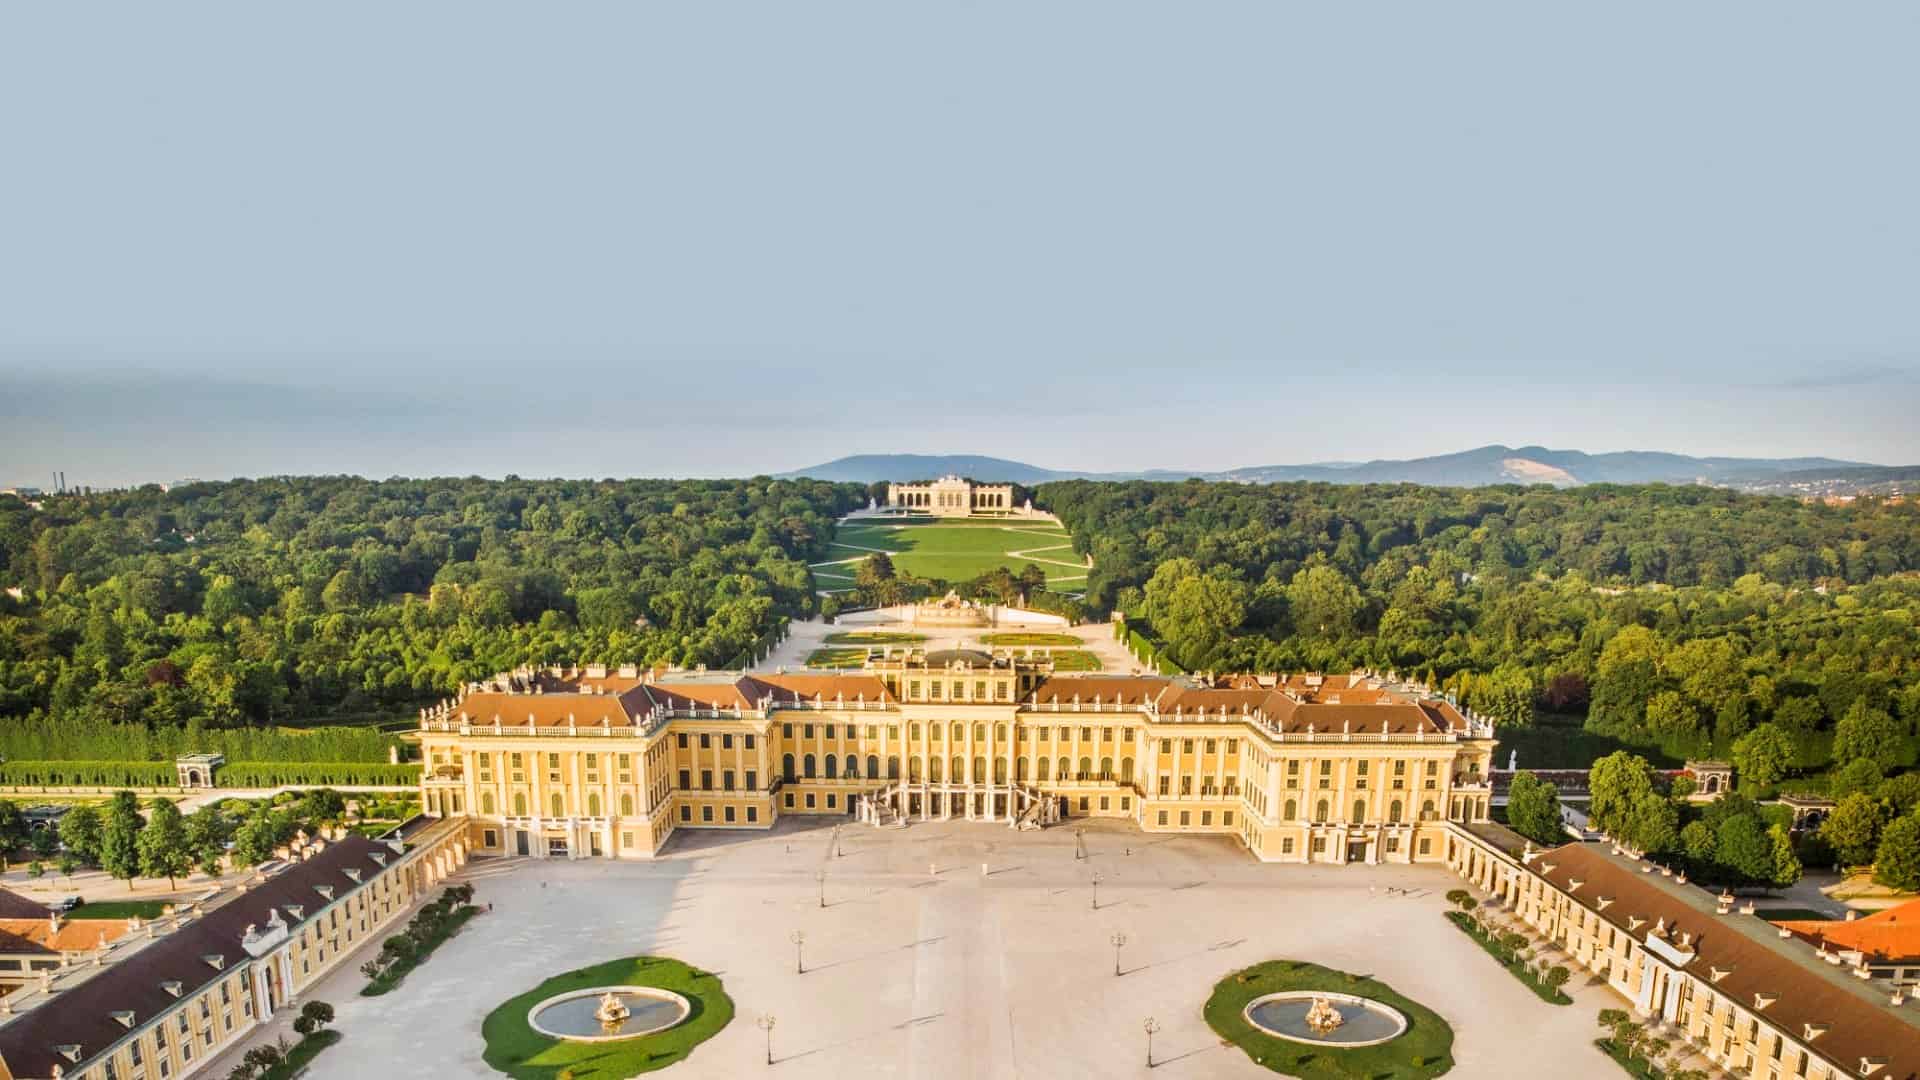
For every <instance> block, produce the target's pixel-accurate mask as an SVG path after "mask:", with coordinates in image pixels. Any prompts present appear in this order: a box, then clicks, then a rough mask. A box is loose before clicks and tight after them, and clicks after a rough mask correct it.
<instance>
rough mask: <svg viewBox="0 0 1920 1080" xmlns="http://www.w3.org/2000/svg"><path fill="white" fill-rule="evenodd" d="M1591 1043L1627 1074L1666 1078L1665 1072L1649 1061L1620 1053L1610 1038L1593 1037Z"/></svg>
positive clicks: (1645, 1078)
mask: <svg viewBox="0 0 1920 1080" xmlns="http://www.w3.org/2000/svg"><path fill="white" fill-rule="evenodd" d="M1593 1045H1595V1046H1597V1047H1599V1048H1600V1052H1601V1053H1603V1054H1605V1055H1607V1056H1608V1057H1610V1058H1612V1059H1613V1063H1614V1064H1615V1065H1618V1066H1620V1068H1621V1070H1622V1071H1623V1072H1625V1073H1626V1074H1627V1075H1628V1076H1633V1077H1638V1078H1639V1080H1666V1077H1667V1074H1666V1073H1664V1072H1661V1071H1660V1070H1659V1069H1656V1068H1654V1067H1653V1065H1652V1064H1651V1063H1649V1062H1647V1061H1646V1060H1644V1059H1642V1058H1629V1057H1627V1055H1625V1054H1623V1053H1621V1052H1620V1048H1619V1047H1618V1046H1615V1045H1614V1044H1613V1040H1612V1039H1595V1040H1593Z"/></svg>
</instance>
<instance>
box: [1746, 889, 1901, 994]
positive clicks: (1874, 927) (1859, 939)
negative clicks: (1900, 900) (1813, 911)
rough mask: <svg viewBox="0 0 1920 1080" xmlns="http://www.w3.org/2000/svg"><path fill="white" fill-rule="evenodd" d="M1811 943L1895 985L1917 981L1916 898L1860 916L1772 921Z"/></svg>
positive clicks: (1840, 961) (1836, 960)
mask: <svg viewBox="0 0 1920 1080" xmlns="http://www.w3.org/2000/svg"><path fill="white" fill-rule="evenodd" d="M1774 925H1775V926H1778V927H1779V928H1780V929H1782V930H1785V931H1787V932H1789V933H1791V934H1792V935H1793V936H1794V937H1797V938H1799V939H1800V940H1802V941H1805V942H1808V943H1810V944H1812V945H1813V946H1814V947H1815V948H1817V949H1819V950H1820V952H1821V953H1822V954H1824V955H1826V956H1828V957H1829V958H1831V960H1832V962H1833V963H1836V964H1845V965H1847V966H1848V967H1851V968H1856V969H1864V970H1866V971H1869V972H1871V973H1872V975H1873V977H1874V978H1876V979H1886V980H1887V981H1889V982H1891V983H1893V984H1894V985H1895V986H1915V985H1920V900H1909V901H1907V902H1906V903H1904V904H1901V905H1900V906H1899V907H1896V908H1888V909H1887V910H1885V911H1882V912H1878V913H1876V914H1873V915H1869V916H1867V917H1866V918H1864V919H1844V920H1840V919H1835V920H1831V921H1828V920H1791V921H1779V922H1775V923H1774Z"/></svg>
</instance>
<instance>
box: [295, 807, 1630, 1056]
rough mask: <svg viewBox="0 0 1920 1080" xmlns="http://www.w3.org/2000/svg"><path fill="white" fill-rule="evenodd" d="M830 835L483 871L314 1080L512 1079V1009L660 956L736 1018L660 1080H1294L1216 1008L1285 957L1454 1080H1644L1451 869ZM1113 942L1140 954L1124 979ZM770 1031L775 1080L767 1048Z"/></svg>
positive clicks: (1054, 836) (348, 992) (1171, 847)
mask: <svg viewBox="0 0 1920 1080" xmlns="http://www.w3.org/2000/svg"><path fill="white" fill-rule="evenodd" d="M833 837H834V832H833V830H832V829H831V828H828V827H819V826H808V825H806V824H800V825H795V824H793V823H791V822H784V823H783V824H782V827H781V828H779V829H777V830H775V831H773V832H771V833H765V834H738V835H715V834H698V835H693V836H688V835H687V834H682V835H681V837H680V838H679V839H677V840H676V841H675V843H674V844H673V846H672V847H671V848H670V849H669V853H668V854H667V855H666V856H665V857H663V858H661V859H658V860H656V861H654V862H651V863H613V862H607V861H602V860H590V861H580V862H571V863H570V862H564V861H556V862H535V861H531V860H525V859H519V860H504V861H501V860H496V861H482V862H477V863H475V864H473V866H472V867H471V868H470V871H469V873H468V874H467V875H465V876H466V877H467V878H468V879H470V880H472V881H473V882H474V883H475V885H476V886H477V891H478V895H477V896H476V900H477V901H479V902H481V903H491V904H492V905H493V911H492V912H491V913H488V914H483V915H481V916H480V917H478V918H476V919H475V920H474V921H473V922H472V923H470V924H469V925H468V927H467V929H466V930H465V931H463V932H462V933H461V934H460V935H459V936H458V937H457V938H455V939H454V940H452V941H451V942H449V943H447V944H446V945H445V946H444V947H442V948H441V949H440V951H439V952H438V953H436V954H435V955H434V957H433V958H432V959H431V960H430V961H428V962H427V963H426V964H425V965H423V966H422V967H421V968H420V969H419V970H417V971H415V972H414V973H413V974H412V975H411V976H409V977H408V979H407V981H406V983H405V984H404V985H403V986H402V987H401V988H400V989H399V990H398V991H396V992H394V993H392V994H389V995H387V996H385V997H380V998H362V997H358V996H356V993H357V990H358V988H359V986H360V985H361V983H362V982H363V981H364V980H363V979H362V977H361V976H360V975H359V974H358V973H357V972H355V971H353V970H352V967H347V968H344V969H343V970H342V971H340V972H337V973H336V974H335V975H334V976H332V977H331V978H330V979H329V981H328V982H327V983H326V984H324V985H323V986H322V987H321V988H320V990H319V991H318V992H317V993H315V994H313V995H311V996H314V997H319V998H324V999H326V1000H329V1001H331V1002H333V1003H334V1004H335V1006H336V1007H337V1008H338V1009H339V1022H338V1025H337V1026H338V1027H339V1028H340V1029H341V1031H342V1032H343V1033H344V1034H345V1035H346V1038H345V1039H344V1040H343V1041H342V1042H341V1043H340V1044H339V1045H338V1046H336V1047H334V1048H333V1049H331V1050H329V1051H327V1052H326V1053H325V1054H323V1055H322V1056H321V1057H320V1058H318V1059H317V1060H316V1061H315V1063H314V1067H313V1068H312V1069H311V1071H310V1072H309V1073H308V1075H309V1076H311V1077H314V1078H315V1080H332V1078H340V1080H366V1078H367V1077H371V1076H495V1075H498V1074H496V1073H494V1072H492V1070H490V1069H489V1068H488V1067H487V1066H486V1065H484V1064H483V1063H482V1062H481V1060H480V1050H481V1041H480V1035H479V1028H480V1021H481V1019H482V1018H483V1017H484V1016H485V1015H486V1014H487V1012H488V1011H489V1010H491V1009H492V1008H493V1007H494V1006H495V1005H497V1004H499V1003H500V1002H501V1001H503V1000H505V999H506V998H508V997H510V996H512V995H513V994H516V993H519V992H520V991H522V990H524V989H526V988H529V987H531V986H533V985H534V984H536V983H538V982H539V981H540V980H541V979H543V978H545V977H546V976H548V975H551V974H554V973H557V972H560V971H565V970H568V969H571V968H574V967H579V966H582V965H586V964H590V963H594V962H597V961H601V960H606V959H610V958H613V957H618V956H625V955H630V954H635V953H648V952H654V953H664V954H667V955H670V956H674V957H678V958H680V959H682V960H685V961H687V962H689V963H692V964H696V965H700V966H703V967H705V968H707V969H709V970H713V971H716V972H718V973H720V974H721V976H722V977H723V978H724V979H725V981H726V988H727V991H728V993H729V994H731V995H732V997H733V999H734V1002H735V1004H736V1006H737V1007H738V1009H739V1015H738V1016H737V1017H736V1019H735V1020H734V1022H733V1023H732V1024H731V1025H730V1026H729V1027H727V1028H726V1029H725V1030H724V1031H722V1032H721V1033H720V1034H719V1035H718V1036H716V1037H715V1038H713V1039H712V1040H711V1041H709V1042H707V1043H705V1044H703V1045H701V1046H700V1047H699V1048H698V1049H697V1050H695V1051H694V1053H693V1056H692V1057H691V1058H689V1059H688V1060H687V1061H685V1062H684V1063H682V1064H679V1065H676V1066H673V1067H672V1068H670V1069H669V1070H668V1071H667V1072H666V1073H664V1074H663V1075H674V1076H686V1077H737V1076H741V1075H747V1074H761V1073H766V1074H769V1075H777V1076H785V1077H793V1078H799V1077H835V1078H840V1077H852V1076H887V1077H1015V1076H1021V1077H1049V1078H1051V1077H1109V1076H1125V1075H1138V1076H1146V1075H1149V1074H1148V1072H1147V1069H1146V1061H1145V1054H1146V1041H1145V1035H1144V1033H1143V1032H1142V1022H1143V1020H1144V1019H1145V1018H1146V1017H1148V1016H1152V1017H1154V1018H1155V1019H1157V1020H1158V1021H1159V1024H1160V1032H1159V1034H1158V1035H1157V1036H1156V1037H1155V1040H1154V1051H1155V1057H1156V1060H1157V1061H1158V1062H1159V1064H1158V1065H1157V1067H1156V1068H1154V1069H1153V1071H1152V1073H1151V1075H1153V1076H1155V1077H1218V1076H1229V1077H1231V1076H1239V1077H1261V1076H1271V1075H1273V1074H1272V1073H1269V1072H1268V1071H1266V1070H1265V1069H1263V1068H1261V1067H1259V1066H1257V1065H1255V1064H1253V1063H1252V1062H1251V1061H1249V1060H1248V1059H1247V1058H1246V1056H1245V1055H1244V1054H1243V1053H1242V1052H1241V1051H1240V1050H1238V1049H1237V1048H1234V1047H1231V1046H1222V1045H1221V1044H1220V1042H1219V1040H1218V1039H1217V1038H1216V1037H1215V1036H1214V1035H1213V1033H1212V1032H1211V1030H1210V1029H1208V1028H1207V1026H1206V1024H1205V1022H1204V1021H1203V1020H1202V1019H1201V1016H1200V1006H1201V1003H1202V1002H1203V1001H1204V1000H1205V999H1206V996H1207V994H1208V993H1209V991H1210V990H1211V988H1212V986H1213V983H1214V982H1215V981H1217V980H1218V979H1219V978H1220V977H1221V976H1223V975H1225V974H1226V973H1228V972H1229V971H1232V970H1235V969H1237V968H1240V967H1243V966H1245V965H1247V964H1251V963H1253V962H1255V961H1258V960H1264V959H1269V958H1275V957H1284V958H1292V959H1304V960H1312V961H1315V962H1317V963H1320V964H1325V965H1328V966H1331V967H1335V968H1341V969H1344V970H1347V971H1353V972H1358V973H1363V974H1369V975H1372V976H1374V977H1376V978H1379V979H1383V980H1385V981H1387V982H1388V983H1390V984H1392V985H1393V986H1394V987H1395V988H1396V989H1398V990H1399V991H1401V992H1402V993H1405V994H1407V995H1409V996H1411V997H1413V998H1415V999H1417V1000H1419V1001H1421V1002H1423V1003H1424V1004H1426V1005H1427V1006H1429V1007H1430V1008H1432V1009H1434V1010H1436V1011H1437V1012H1439V1013H1440V1014H1441V1015H1442V1016H1444V1017H1445V1018H1446V1019H1447V1020H1448V1022H1449V1023H1451V1024H1452V1025H1453V1028H1454V1032H1455V1044H1454V1055H1455V1058H1456V1061H1457V1065H1456V1067H1455V1069H1454V1070H1453V1073H1452V1075H1454V1076H1460V1077H1470V1078H1480V1077H1523V1076H1538V1075H1541V1070H1542V1069H1543V1068H1550V1069H1551V1071H1552V1073H1553V1074H1554V1075H1555V1077H1556V1080H1581V1078H1585V1077H1593V1078H1606V1080H1613V1078H1616V1077H1618V1076H1619V1075H1620V1073H1619V1071H1618V1069H1617V1067H1616V1066H1614V1065H1613V1064H1612V1063H1611V1062H1609V1061H1608V1060H1607V1059H1606V1058H1605V1057H1603V1056H1602V1055H1601V1054H1600V1053H1599V1051H1597V1050H1595V1049H1594V1048H1593V1045H1592V1039H1593V1038H1594V1037H1595V1035H1596V1034H1597V1029H1596V1028H1595V1025H1594V1021H1593V1017H1594V1014H1595V1011H1596V1010H1598V1009H1599V1008H1602V1007H1606V1006H1613V1005H1617V1004H1619V1003H1618V1002H1617V1001H1616V1000H1614V999H1613V998H1612V996H1611V995H1609V994H1607V993H1606V992H1605V991H1603V990H1600V989H1595V988H1590V987H1587V986H1584V985H1583V984H1582V983H1581V980H1579V979H1576V980H1575V983H1574V984H1573V985H1572V986H1570V987H1568V989H1569V990H1570V991H1572V992H1573V993H1574V996H1575V999H1576V1001H1575V1004H1574V1005H1573V1006H1571V1007H1566V1008H1555V1007H1553V1006H1550V1005H1546V1004H1544V1003H1542V1002H1541V1001H1539V1000H1538V999H1537V998H1535V997H1534V996H1533V995H1532V994H1531V993H1529V992H1528V991H1527V990H1526V988H1525V987H1523V986H1521V985H1520V984H1519V983H1518V982H1516V981H1515V980H1513V979H1512V978H1511V977H1510V976H1508V975H1507V974H1506V973H1505V972H1503V971H1501V970H1500V968H1499V967H1498V966H1497V965H1495V964H1494V962H1493V961H1492V960H1491V959H1490V958H1489V957H1488V956H1487V955H1486V954H1485V953H1483V952H1481V951H1480V950H1479V948H1478V947H1477V946H1475V945H1474V944H1473V943H1472V942H1471V941H1470V940H1468V939H1467V938H1466V937H1465V936H1464V935H1462V934H1461V933H1459V932H1458V931H1457V930H1455V929H1454V928H1453V927H1452V926H1450V925H1449V924H1448V923H1447V922H1446V921H1445V920H1444V919H1442V918H1441V915H1440V913H1441V912H1442V911H1443V910H1444V909H1445V902H1444V900H1443V899H1442V896H1441V894H1442V893H1444V892H1445V891H1446V890H1447V889H1448V888H1451V887H1453V886H1454V884H1455V882H1454V880H1453V879H1452V878H1451V877H1450V876H1449V875H1448V874H1446V873H1445V872H1444V871H1443V870H1439V869H1426V868H1409V867H1396V868H1387V867H1345V868H1340V867H1326V868H1317V867H1300V866H1262V865H1259V864H1257V863H1254V862H1252V861H1251V860H1249V859H1248V858H1247V857H1246V856H1245V855H1243V854H1241V853H1240V852H1239V851H1238V850H1237V848H1236V847H1235V846H1234V845H1233V844H1232V843H1231V842H1230V841H1227V840H1222V839H1207V838H1186V837H1175V838H1166V837H1151V838H1150V837H1147V836H1144V835H1142V834H1140V833H1138V832H1135V831H1133V830H1132V829H1130V828H1128V827H1126V826H1124V825H1119V824H1113V823H1103V824H1089V825H1088V826H1087V827H1086V828H1085V831H1084V836H1083V840H1082V841H1076V836H1075V833H1074V830H1073V829H1072V828H1071V827H1056V828H1053V829H1049V830H1047V831H1044V832H1025V833H1020V832H1014V831H1012V830H1009V829H1007V828H1005V827H1004V826H996V825H988V824H968V823H961V822H954V823H931V824H921V825H915V826H913V827H910V828H907V829H901V830H884V831H883V830H876V829H872V828H870V827H865V826H854V825H848V826H845V827H843V828H842V829H841V830H840V832H839V844H840V849H841V851H842V852H843V854H841V855H839V856H837V857H836V856H835V855H834V854H833V844H834V839H833ZM1077 843H1084V847H1085V850H1086V852H1087V856H1086V858H1084V859H1082V858H1077V857H1076V845H1077ZM983 863H984V864H985V868H986V872H985V873H983V872H982V864H983ZM822 870H825V871H826V875H827V876H826V882H825V898H826V903H827V906H826V907H825V908H822V907H821V906H820V885H819V883H818V882H817V880H816V876H815V875H816V874H817V873H818V872H819V871H822ZM930 870H931V872H929V871H930ZM1096 873H1097V874H1099V875H1100V877H1101V882H1100V884H1099V886H1098V890H1097V891H1098V902H1099V906H1098V908H1097V909H1095V908H1093V906H1092V905H1093V902H1094V897H1095V889H1094V887H1093V886H1092V884H1091V881H1092V877H1093V875H1094V874H1096ZM1389 888H1393V889H1395V890H1407V892H1405V893H1404V894H1402V893H1396V894H1394V895H1389V894H1388V891H1387V890H1388V889H1389ZM795 930H799V931H802V932H803V933H804V934H805V942H804V952H805V963H806V968H807V970H806V973H805V974H796V972H795V947H794V945H793V944H792V942H791V940H790V937H791V934H792V933H793V931H795ZM1115 932H1120V933H1124V934H1125V935H1126V936H1127V938H1128V943H1127V944H1126V945H1125V947H1124V948H1123V949H1122V951H1121V966H1122V968H1123V969H1124V971H1125V974H1124V975H1122V976H1120V977H1115V975H1114V973H1113V965H1114V949H1113V946H1112V945H1111V944H1110V941H1109V939H1110V936H1111V935H1112V934H1114V933H1115ZM358 962H359V960H358V958H356V959H355V960H354V961H352V964H353V965H356V966H357V964H358ZM767 1013H772V1014H774V1016H775V1017H776V1018H777V1024H776V1026H775V1029H774V1032H773V1054H774V1058H775V1063H774V1065H773V1066H772V1068H768V1067H767V1066H766V1065H765V1062H764V1054H765V1036H764V1035H763V1033H762V1032H761V1030H760V1029H759V1028H758V1027H757V1026H756V1025H755V1021H756V1020H757V1019H758V1018H760V1017H761V1016H763V1015H765V1014H767ZM1549 1063H1550V1064H1549Z"/></svg>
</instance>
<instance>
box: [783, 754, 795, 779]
mask: <svg viewBox="0 0 1920 1080" xmlns="http://www.w3.org/2000/svg"><path fill="white" fill-rule="evenodd" d="M780 778H781V779H783V780H785V781H786V782H787V783H789V784H791V783H793V755H792V754H786V755H784V756H782V757H781V758H780Z"/></svg>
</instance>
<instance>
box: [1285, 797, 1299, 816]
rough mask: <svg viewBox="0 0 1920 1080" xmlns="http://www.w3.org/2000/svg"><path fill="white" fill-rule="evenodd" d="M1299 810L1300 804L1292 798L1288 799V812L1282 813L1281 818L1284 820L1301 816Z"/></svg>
mask: <svg viewBox="0 0 1920 1080" xmlns="http://www.w3.org/2000/svg"><path fill="white" fill-rule="evenodd" d="M1299 812H1300V806H1299V804H1298V803H1296V802H1294V801H1293V800H1292V799H1288V800H1287V812H1286V813H1284V814H1281V815H1280V818H1281V820H1283V821H1292V820H1293V819H1294V818H1296V817H1298V816H1299Z"/></svg>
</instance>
